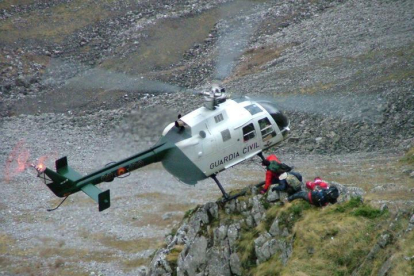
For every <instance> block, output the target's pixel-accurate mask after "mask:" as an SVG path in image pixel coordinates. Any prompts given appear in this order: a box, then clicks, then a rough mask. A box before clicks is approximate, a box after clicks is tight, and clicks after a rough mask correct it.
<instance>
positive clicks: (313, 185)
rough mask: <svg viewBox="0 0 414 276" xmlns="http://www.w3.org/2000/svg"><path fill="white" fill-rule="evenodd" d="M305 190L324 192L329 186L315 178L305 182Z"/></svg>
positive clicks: (320, 179)
mask: <svg viewBox="0 0 414 276" xmlns="http://www.w3.org/2000/svg"><path fill="white" fill-rule="evenodd" d="M306 188H308V189H309V190H311V191H313V190H315V189H317V190H324V189H328V188H329V185H328V183H326V182H325V181H323V180H322V178H320V177H315V179H314V180H313V181H307V182H306Z"/></svg>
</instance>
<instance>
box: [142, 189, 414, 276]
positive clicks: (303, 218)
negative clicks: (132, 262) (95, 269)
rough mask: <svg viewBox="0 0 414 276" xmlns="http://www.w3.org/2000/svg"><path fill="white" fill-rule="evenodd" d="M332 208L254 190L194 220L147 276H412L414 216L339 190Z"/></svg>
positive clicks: (170, 239)
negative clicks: (374, 206)
mask: <svg viewBox="0 0 414 276" xmlns="http://www.w3.org/2000/svg"><path fill="white" fill-rule="evenodd" d="M332 184H335V185H336V186H337V187H339V188H340V191H341V197H340V200H339V202H338V203H337V204H336V205H331V206H328V207H325V208H324V209H320V208H316V207H311V205H309V204H308V203H306V202H303V201H301V202H293V203H285V204H282V203H284V202H285V195H284V194H283V193H282V194H281V198H279V197H278V195H277V194H276V192H270V193H269V194H268V195H267V196H262V195H261V194H258V189H257V187H255V186H253V187H250V188H249V189H248V190H247V191H246V194H245V195H244V196H242V197H239V198H237V199H235V200H231V201H229V202H227V203H221V202H220V201H217V202H209V203H207V204H204V205H201V206H198V207H196V208H195V209H192V210H190V211H188V212H187V213H186V216H185V218H184V220H183V222H182V223H181V225H180V226H179V227H178V228H177V229H176V230H173V231H172V233H171V234H170V235H168V236H167V238H166V245H165V247H164V248H162V249H159V250H158V251H157V252H156V253H155V256H154V257H153V259H152V261H151V265H150V267H149V268H146V267H142V268H141V275H327V276H328V275H381V276H384V275H412V273H413V272H414V265H413V264H414V255H413V253H414V252H413V245H414V236H413V235H414V215H412V213H413V210H411V212H406V211H402V212H398V213H397V214H391V213H389V212H388V209H387V206H386V205H383V206H381V208H380V209H376V208H373V207H371V205H369V204H366V203H364V202H363V193H364V192H363V190H362V189H360V188H356V187H345V186H343V185H340V184H338V183H332Z"/></svg>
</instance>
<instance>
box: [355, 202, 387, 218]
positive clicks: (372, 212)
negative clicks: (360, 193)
mask: <svg viewBox="0 0 414 276" xmlns="http://www.w3.org/2000/svg"><path fill="white" fill-rule="evenodd" d="M351 214H352V215H354V216H357V217H366V218H369V219H375V218H378V217H380V216H382V215H383V214H384V213H383V212H381V211H380V210H379V209H376V208H373V207H371V206H369V205H363V206H361V207H358V208H357V209H355V210H354V211H352V212H351Z"/></svg>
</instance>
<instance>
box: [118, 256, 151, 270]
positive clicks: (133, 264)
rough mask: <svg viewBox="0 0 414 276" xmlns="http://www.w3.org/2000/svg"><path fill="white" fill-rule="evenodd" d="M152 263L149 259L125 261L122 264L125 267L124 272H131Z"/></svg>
mask: <svg viewBox="0 0 414 276" xmlns="http://www.w3.org/2000/svg"><path fill="white" fill-rule="evenodd" d="M150 262H151V260H150V259H149V258H148V259H145V258H137V259H132V260H124V261H123V262H122V264H123V266H124V271H125V272H129V271H131V270H133V269H136V268H138V267H140V266H143V265H145V266H147V265H149V263H150Z"/></svg>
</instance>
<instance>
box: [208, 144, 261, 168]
mask: <svg viewBox="0 0 414 276" xmlns="http://www.w3.org/2000/svg"><path fill="white" fill-rule="evenodd" d="M257 148H259V145H258V144H257V142H255V143H253V144H251V145H248V146H245V147H244V148H243V150H242V154H243V155H244V154H247V153H249V152H250V151H251V150H254V149H257ZM239 156H240V153H239V152H238V151H236V152H233V153H230V154H229V155H227V156H224V157H223V158H222V159H219V160H217V161H214V162H213V163H211V164H210V169H211V170H212V169H214V168H217V167H219V166H221V165H224V164H226V163H228V162H230V161H231V160H233V159H236V158H237V157H239Z"/></svg>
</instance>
